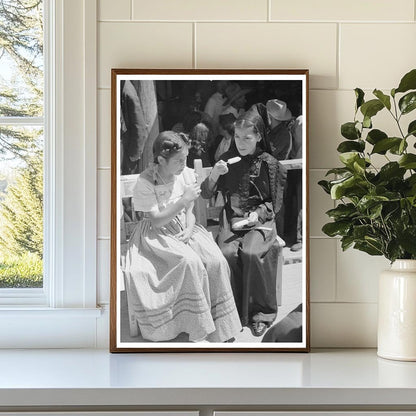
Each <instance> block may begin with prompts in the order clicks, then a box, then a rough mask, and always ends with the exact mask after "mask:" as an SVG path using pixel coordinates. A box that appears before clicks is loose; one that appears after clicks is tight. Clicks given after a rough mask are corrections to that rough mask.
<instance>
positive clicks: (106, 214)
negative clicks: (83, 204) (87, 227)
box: [97, 169, 111, 238]
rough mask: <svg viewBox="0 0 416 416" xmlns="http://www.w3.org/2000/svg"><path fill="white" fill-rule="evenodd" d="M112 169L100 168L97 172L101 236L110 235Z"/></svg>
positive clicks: (98, 218) (99, 229)
mask: <svg viewBox="0 0 416 416" xmlns="http://www.w3.org/2000/svg"><path fill="white" fill-rule="evenodd" d="M110 185H111V171H110V169H99V170H98V174H97V189H98V204H97V205H98V208H97V209H98V212H97V221H98V226H97V232H98V237H99V238H109V237H110V213H111V186H110Z"/></svg>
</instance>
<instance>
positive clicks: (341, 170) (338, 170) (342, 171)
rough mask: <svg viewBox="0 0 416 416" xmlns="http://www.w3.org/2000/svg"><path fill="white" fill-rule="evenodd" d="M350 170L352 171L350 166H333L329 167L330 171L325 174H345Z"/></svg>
mask: <svg viewBox="0 0 416 416" xmlns="http://www.w3.org/2000/svg"><path fill="white" fill-rule="evenodd" d="M349 172H351V169H349V168H333V169H329V171H328V172H327V173H326V174H325V176H328V175H331V174H335V175H344V174H346V173H349Z"/></svg>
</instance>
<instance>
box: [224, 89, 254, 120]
mask: <svg viewBox="0 0 416 416" xmlns="http://www.w3.org/2000/svg"><path fill="white" fill-rule="evenodd" d="M250 91H251V90H249V89H244V88H241V87H240V85H239V84H237V83H236V82H230V84H229V85H228V86H227V88H226V89H225V95H226V97H227V99H226V100H225V102H224V109H223V111H222V113H221V114H233V115H234V117H235V118H236V119H237V118H239V117H240V116H242V115H243V114H244V112H245V107H244V106H245V104H246V102H247V100H246V94H247V93H249V92H250Z"/></svg>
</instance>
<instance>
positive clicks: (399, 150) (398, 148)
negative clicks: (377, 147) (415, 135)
mask: <svg viewBox="0 0 416 416" xmlns="http://www.w3.org/2000/svg"><path fill="white" fill-rule="evenodd" d="M406 149H407V141H406V139H400V143H399V144H395V145H394V146H392V147H391V148H390V149H389V151H390V153H392V154H393V155H402V154H403V152H404V151H405V150H406Z"/></svg>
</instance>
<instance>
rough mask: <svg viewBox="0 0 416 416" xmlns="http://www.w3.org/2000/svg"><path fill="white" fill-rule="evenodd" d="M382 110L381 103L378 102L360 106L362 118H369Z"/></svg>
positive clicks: (372, 101) (374, 101)
mask: <svg viewBox="0 0 416 416" xmlns="http://www.w3.org/2000/svg"><path fill="white" fill-rule="evenodd" d="M383 108H384V105H383V103H381V102H380V101H379V100H370V101H367V102H365V103H364V104H363V105H362V106H361V112H362V113H363V115H364V117H367V118H371V117H373V116H375V115H376V114H377V113H378V112H379V111H380V110H382V109H383Z"/></svg>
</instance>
